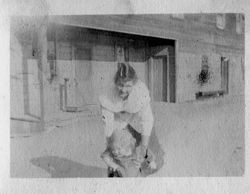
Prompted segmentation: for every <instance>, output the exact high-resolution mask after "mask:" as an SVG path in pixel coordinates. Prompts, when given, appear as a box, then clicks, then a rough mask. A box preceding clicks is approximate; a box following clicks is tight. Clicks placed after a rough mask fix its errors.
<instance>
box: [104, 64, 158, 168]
mask: <svg viewBox="0 0 250 194" xmlns="http://www.w3.org/2000/svg"><path fill="white" fill-rule="evenodd" d="M114 83H115V88H114V91H113V95H112V97H109V98H108V97H107V96H101V97H100V103H101V106H102V119H103V121H104V128H105V135H106V138H107V141H108V138H109V137H110V136H111V135H112V133H113V131H114V130H117V129H124V128H125V127H126V126H127V125H128V124H130V125H131V126H133V128H134V129H135V130H136V131H137V133H138V134H139V135H140V137H139V138H140V145H139V146H138V147H137V156H138V158H137V159H138V161H140V162H143V160H144V159H145V157H146V156H147V152H148V149H149V148H148V146H149V140H150V136H151V132H152V128H153V123H154V118H153V114H152V109H151V105H150V96H149V91H148V89H147V86H146V85H145V84H144V83H143V82H142V81H141V80H139V79H138V77H137V74H136V72H135V70H134V68H133V67H131V66H130V65H129V64H124V63H121V64H119V66H118V71H117V72H116V74H115V78H114ZM157 167H158V166H157Z"/></svg>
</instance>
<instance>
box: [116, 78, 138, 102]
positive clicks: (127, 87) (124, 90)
mask: <svg viewBox="0 0 250 194" xmlns="http://www.w3.org/2000/svg"><path fill="white" fill-rule="evenodd" d="M133 85H134V83H133V81H128V82H122V83H120V84H119V85H118V86H117V88H118V91H119V96H120V97H121V98H123V99H124V98H127V97H128V96H129V94H130V92H131V91H132V88H133Z"/></svg>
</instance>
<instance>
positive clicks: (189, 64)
mask: <svg viewBox="0 0 250 194" xmlns="http://www.w3.org/2000/svg"><path fill="white" fill-rule="evenodd" d="M10 41H11V48H10V54H11V55H10V56H11V59H10V61H11V64H10V73H11V75H10V83H11V133H14V134H15V133H22V132H30V131H39V130H44V129H45V128H46V127H48V126H50V125H56V124H57V123H60V122H65V121H66V120H71V119H74V118H75V116H76V115H78V114H83V113H84V114H86V115H88V114H95V113H98V110H99V106H98V96H99V94H101V93H105V92H108V89H109V88H110V86H111V84H112V81H113V80H112V79H113V75H114V73H115V71H116V69H117V63H119V62H129V63H130V64H131V65H132V66H134V68H135V69H136V71H137V72H138V76H139V78H140V79H142V80H143V81H144V82H145V83H146V84H147V85H148V87H149V89H150V92H151V97H152V99H153V101H155V102H165V103H185V102H190V101H199V100H203V99H209V98H226V97H227V98H236V97H238V96H244V15H242V14H177V15H176V14H174V15H156V14H154V15H149V14H148V15H98V16H97V15H93V16H85V15H84V16H83V15H81V16H80V15H79V16H77V15H76V16H46V17H12V19H11V40H10ZM242 103H244V102H242ZM80 111H83V112H80Z"/></svg>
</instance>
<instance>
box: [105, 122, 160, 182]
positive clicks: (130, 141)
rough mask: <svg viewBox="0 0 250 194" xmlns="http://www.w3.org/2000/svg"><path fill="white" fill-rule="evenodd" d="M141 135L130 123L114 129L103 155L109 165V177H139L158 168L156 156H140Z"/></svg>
mask: <svg viewBox="0 0 250 194" xmlns="http://www.w3.org/2000/svg"><path fill="white" fill-rule="evenodd" d="M140 141H141V137H140V134H139V133H137V132H136V131H135V130H134V129H133V128H132V127H131V126H130V125H127V126H126V127H125V128H124V129H117V130H114V131H113V133H112V135H111V136H110V137H109V138H108V141H107V149H106V150H105V152H104V153H103V154H102V155H101V157H102V159H103V160H104V162H105V163H106V164H107V166H108V171H109V172H108V173H109V177H112V176H116V177H138V176H144V175H145V173H146V174H147V173H151V172H152V171H154V170H155V169H156V165H155V162H154V156H153V154H152V153H149V152H148V153H147V156H146V157H144V156H139V154H140V152H138V151H137V150H138V147H139V146H138V145H140Z"/></svg>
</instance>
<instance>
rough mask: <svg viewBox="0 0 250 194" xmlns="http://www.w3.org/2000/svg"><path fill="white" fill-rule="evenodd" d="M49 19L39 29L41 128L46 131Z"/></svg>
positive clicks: (43, 20) (42, 21)
mask: <svg viewBox="0 0 250 194" xmlns="http://www.w3.org/2000/svg"><path fill="white" fill-rule="evenodd" d="M47 19H48V18H47V17H46V16H45V17H43V18H41V21H40V22H39V24H38V27H37V35H38V36H37V37H38V40H37V47H38V48H37V50H38V53H37V54H38V69H39V73H38V79H39V84H40V111H41V113H40V114H41V127H40V130H42V131H43V130H44V129H45V103H46V102H45V96H44V94H45V92H44V83H45V79H46V78H45V69H46V66H47V24H48V23H47Z"/></svg>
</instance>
